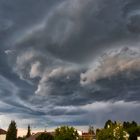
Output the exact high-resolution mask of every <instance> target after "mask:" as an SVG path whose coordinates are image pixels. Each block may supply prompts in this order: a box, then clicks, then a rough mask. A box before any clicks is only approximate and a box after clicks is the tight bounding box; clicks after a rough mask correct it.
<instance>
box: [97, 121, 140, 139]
mask: <svg viewBox="0 0 140 140" xmlns="http://www.w3.org/2000/svg"><path fill="white" fill-rule="evenodd" d="M138 136H140V126H139V125H138V124H137V123H136V122H135V121H132V122H123V123H117V122H116V121H115V122H112V121H111V120H108V121H107V122H106V123H105V126H104V128H103V129H97V130H96V138H97V140H126V138H127V137H128V139H129V140H137V137H138Z"/></svg>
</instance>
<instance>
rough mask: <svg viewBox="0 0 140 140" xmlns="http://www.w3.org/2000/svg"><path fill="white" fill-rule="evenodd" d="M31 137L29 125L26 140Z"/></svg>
mask: <svg viewBox="0 0 140 140" xmlns="http://www.w3.org/2000/svg"><path fill="white" fill-rule="evenodd" d="M30 136H31V128H30V125H28V131H27V135H26V138H28V137H30Z"/></svg>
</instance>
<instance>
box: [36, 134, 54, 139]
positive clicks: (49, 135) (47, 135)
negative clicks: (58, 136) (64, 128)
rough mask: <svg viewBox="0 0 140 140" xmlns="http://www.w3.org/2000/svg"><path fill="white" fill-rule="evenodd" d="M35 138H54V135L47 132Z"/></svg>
mask: <svg viewBox="0 0 140 140" xmlns="http://www.w3.org/2000/svg"><path fill="white" fill-rule="evenodd" d="M36 140H54V137H53V136H52V135H51V134H49V133H42V134H41V135H39V136H38V137H37V138H36Z"/></svg>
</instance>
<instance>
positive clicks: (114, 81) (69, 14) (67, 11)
mask: <svg viewBox="0 0 140 140" xmlns="http://www.w3.org/2000/svg"><path fill="white" fill-rule="evenodd" d="M139 25H140V2H139V0H127V1H124V0H114V1H112V0H94V1H93V0H86V1H85V0H59V1H57V0H54V1H51V0H48V1H46V0H40V1H39V2H38V1H34V0H28V1H25V0H21V1H18V0H15V1H10V0H5V1H4V0H1V1H0V45H1V47H0V104H1V107H0V114H1V115H0V119H1V120H5V119H8V120H9V121H10V119H16V120H17V121H18V122H19V119H23V120H24V119H25V120H26V121H23V122H22V124H20V122H19V125H20V126H21V127H25V126H26V125H27V124H28V123H31V124H32V125H34V126H35V125H37V126H39V127H44V126H45V125H46V122H47V123H48V125H49V126H50V127H51V126H57V125H61V124H69V125H80V126H81V125H89V124H90V123H93V124H94V125H98V126H101V125H102V124H103V123H104V122H105V121H106V119H113V120H136V121H138V122H139V117H140V114H139V113H138V111H137V110H138V108H139V106H140V104H139V101H140V95H139V92H140V86H139V85H140V49H139V45H140V42H139V40H140V26H139ZM11 109H12V111H10V110H11ZM114 110H115V111H114ZM9 116H12V118H10V117H9ZM99 116H100V117H99ZM3 122H4V121H3ZM39 122H41V123H39ZM3 125H4V124H3Z"/></svg>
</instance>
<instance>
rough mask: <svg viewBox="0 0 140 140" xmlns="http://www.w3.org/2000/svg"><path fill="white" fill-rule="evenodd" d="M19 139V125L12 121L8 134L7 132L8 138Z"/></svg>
mask: <svg viewBox="0 0 140 140" xmlns="http://www.w3.org/2000/svg"><path fill="white" fill-rule="evenodd" d="M16 139H17V126H16V122H15V121H11V123H10V125H9V127H8V130H7V134H6V140H16Z"/></svg>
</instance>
